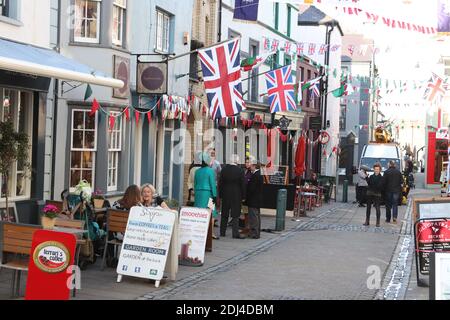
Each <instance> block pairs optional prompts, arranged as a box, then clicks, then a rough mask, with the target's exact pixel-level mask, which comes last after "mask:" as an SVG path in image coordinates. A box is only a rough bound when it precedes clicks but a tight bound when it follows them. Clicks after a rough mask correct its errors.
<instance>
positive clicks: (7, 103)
mask: <svg viewBox="0 0 450 320" xmlns="http://www.w3.org/2000/svg"><path fill="white" fill-rule="evenodd" d="M3 93H4V94H3V118H2V120H3V121H6V120H13V118H12V117H13V110H14V107H15V106H17V91H14V90H7V89H5V90H4V91H3Z"/></svg>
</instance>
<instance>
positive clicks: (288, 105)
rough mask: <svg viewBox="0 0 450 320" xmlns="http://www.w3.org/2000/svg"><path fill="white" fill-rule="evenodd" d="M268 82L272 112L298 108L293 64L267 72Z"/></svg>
mask: <svg viewBox="0 0 450 320" xmlns="http://www.w3.org/2000/svg"><path fill="white" fill-rule="evenodd" d="M266 84H267V93H268V95H269V103H270V112H271V113H274V112H280V111H290V110H296V109H297V107H296V104H295V95H294V78H293V77H292V74H291V66H285V67H283V68H280V69H276V70H273V71H270V72H268V73H266Z"/></svg>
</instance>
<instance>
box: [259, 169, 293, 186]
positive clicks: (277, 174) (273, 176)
mask: <svg viewBox="0 0 450 320" xmlns="http://www.w3.org/2000/svg"><path fill="white" fill-rule="evenodd" d="M288 169H289V167H288V166H271V167H270V168H262V170H261V173H262V175H263V176H264V183H266V184H277V185H287V184H288V182H289V180H288V171H289V170H288Z"/></svg>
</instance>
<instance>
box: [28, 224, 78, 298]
mask: <svg viewBox="0 0 450 320" xmlns="http://www.w3.org/2000/svg"><path fill="white" fill-rule="evenodd" d="M76 241H77V239H76V238H75V236H74V235H73V234H69V233H64V232H56V231H50V230H37V231H36V232H35V233H34V234H33V243H32V246H31V251H30V262H29V264H28V277H27V287H26V293H25V299H27V300H68V299H69V295H70V287H69V285H68V284H69V282H70V279H69V278H70V277H72V271H71V269H70V268H69V267H70V266H72V265H73V264H74V255H75V246H76Z"/></svg>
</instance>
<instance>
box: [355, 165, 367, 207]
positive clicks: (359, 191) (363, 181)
mask: <svg viewBox="0 0 450 320" xmlns="http://www.w3.org/2000/svg"><path fill="white" fill-rule="evenodd" d="M366 169H367V168H366V167H364V166H361V168H360V169H359V171H358V182H357V184H356V201H357V202H358V203H359V205H358V206H359V207H365V205H364V204H365V203H366V202H367V200H366V198H367V179H368V177H369V175H368V174H367V170H366Z"/></svg>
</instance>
